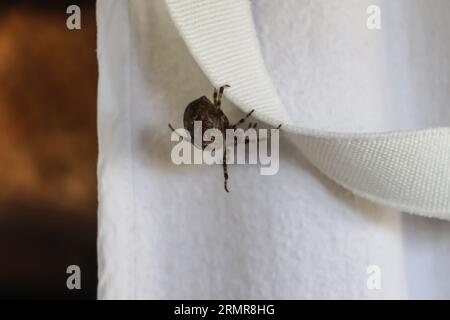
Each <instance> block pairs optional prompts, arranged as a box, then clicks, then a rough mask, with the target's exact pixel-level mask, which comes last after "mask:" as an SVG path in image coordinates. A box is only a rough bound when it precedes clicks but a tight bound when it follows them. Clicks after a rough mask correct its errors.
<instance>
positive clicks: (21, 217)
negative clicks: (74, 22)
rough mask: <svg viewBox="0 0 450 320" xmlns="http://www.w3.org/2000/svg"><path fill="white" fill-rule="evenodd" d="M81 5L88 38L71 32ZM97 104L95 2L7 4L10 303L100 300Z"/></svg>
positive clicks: (4, 84)
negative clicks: (73, 283)
mask: <svg viewBox="0 0 450 320" xmlns="http://www.w3.org/2000/svg"><path fill="white" fill-rule="evenodd" d="M72 4H75V5H78V6H79V7H80V8H81V30H69V29H67V27H66V19H67V18H68V17H69V14H67V13H66V9H67V7H68V6H69V5H72ZM96 96H97V58H96V26H95V1H94V0H91V1H76V0H73V1H65V0H46V1H42V0H41V1H5V0H2V1H1V2H0V133H1V134H0V183H1V188H0V298H2V299H5V298H27V299H48V298H58V299H59V298H60V299H94V298H95V297H96V281H97V266H96V265H97V261H96V227H97V226H96V209H97V194H96V161H97V134H96ZM69 265H78V266H80V268H81V290H68V289H67V287H66V279H67V277H68V274H66V268H67V267H68V266H69Z"/></svg>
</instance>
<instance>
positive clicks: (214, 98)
mask: <svg viewBox="0 0 450 320" xmlns="http://www.w3.org/2000/svg"><path fill="white" fill-rule="evenodd" d="M213 100H214V105H215V106H217V89H216V88H214V94H213Z"/></svg>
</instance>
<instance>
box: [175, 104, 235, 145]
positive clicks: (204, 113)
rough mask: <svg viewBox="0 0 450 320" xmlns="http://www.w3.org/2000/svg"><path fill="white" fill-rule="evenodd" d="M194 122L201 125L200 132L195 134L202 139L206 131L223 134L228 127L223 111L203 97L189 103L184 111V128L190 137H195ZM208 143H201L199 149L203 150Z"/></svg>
mask: <svg viewBox="0 0 450 320" xmlns="http://www.w3.org/2000/svg"><path fill="white" fill-rule="evenodd" d="M195 121H201V123H202V127H201V129H202V132H201V133H200V132H198V133H197V134H201V137H203V135H204V133H205V131H206V130H208V129H217V130H219V131H220V132H222V133H224V131H225V129H226V128H228V126H229V122H228V118H227V117H226V115H225V114H224V113H223V111H222V110H221V109H220V108H218V107H217V106H215V105H214V104H213V103H212V102H211V101H210V100H209V99H208V98H207V97H205V96H202V97H200V98H198V99H197V100H194V101H192V102H191V103H189V104H188V106H187V107H186V110H185V111H184V119H183V122H184V128H185V129H186V130H187V131H189V134H190V135H191V137H194V135H195V128H194V122H195ZM210 143H211V142H210V141H203V142H202V146H201V149H205V147H206V146H207V145H208V144H210ZM197 147H200V146H197Z"/></svg>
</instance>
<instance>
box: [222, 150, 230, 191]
mask: <svg viewBox="0 0 450 320" xmlns="http://www.w3.org/2000/svg"><path fill="white" fill-rule="evenodd" d="M222 162H223V164H222V165H223V178H224V181H223V186H224V188H225V191H226V192H230V191H228V187H227V182H228V167H227V148H226V146H224V148H223V161H222Z"/></svg>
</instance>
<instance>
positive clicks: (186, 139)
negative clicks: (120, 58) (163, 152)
mask: <svg viewBox="0 0 450 320" xmlns="http://www.w3.org/2000/svg"><path fill="white" fill-rule="evenodd" d="M169 128H170V130H172V131H173V132H175V133H176V134H177V136H179V137H180V138H181V139H183V140H184V141H187V142H189V143H191V139H188V138H186V137H183V136H182V135H181V134H179V133H178V132H177V131H176V130H175V129H174V128H173V127H172V125H171V124H170V123H169Z"/></svg>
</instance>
